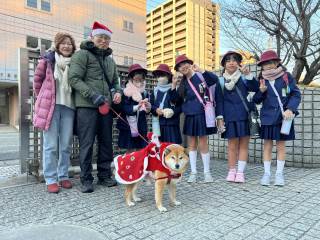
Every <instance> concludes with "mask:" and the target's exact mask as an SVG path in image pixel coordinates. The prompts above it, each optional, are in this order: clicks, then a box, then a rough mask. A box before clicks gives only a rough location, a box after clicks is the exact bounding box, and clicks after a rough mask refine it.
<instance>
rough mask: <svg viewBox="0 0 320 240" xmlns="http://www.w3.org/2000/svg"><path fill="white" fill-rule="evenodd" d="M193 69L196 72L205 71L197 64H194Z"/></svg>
mask: <svg viewBox="0 0 320 240" xmlns="http://www.w3.org/2000/svg"><path fill="white" fill-rule="evenodd" d="M192 70H193V71H195V72H200V73H203V72H204V71H203V69H201V68H200V67H199V66H198V65H197V64H193V65H192Z"/></svg>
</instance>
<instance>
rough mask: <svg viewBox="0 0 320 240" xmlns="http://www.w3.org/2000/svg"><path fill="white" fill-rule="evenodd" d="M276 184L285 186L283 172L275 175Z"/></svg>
mask: <svg viewBox="0 0 320 240" xmlns="http://www.w3.org/2000/svg"><path fill="white" fill-rule="evenodd" d="M274 185H275V186H281V187H282V186H284V176H283V173H276V175H275V177H274Z"/></svg>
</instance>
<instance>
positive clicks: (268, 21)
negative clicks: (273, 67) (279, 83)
mask: <svg viewBox="0 0 320 240" xmlns="http://www.w3.org/2000/svg"><path fill="white" fill-rule="evenodd" d="M218 2H219V3H220V4H221V9H222V11H221V13H222V19H221V27H222V29H223V31H224V32H225V34H226V35H227V37H228V38H229V39H230V40H231V41H232V42H233V43H234V45H235V47H236V48H241V49H244V50H247V51H251V52H255V53H256V55H257V54H260V53H261V52H262V51H263V50H264V49H266V46H267V41H268V39H269V38H270V37H272V38H274V39H275V41H276V50H277V53H278V54H279V56H281V58H282V60H283V63H284V64H287V63H288V62H292V61H293V63H294V67H293V71H292V74H293V76H294V77H295V78H296V79H300V77H301V75H302V73H303V72H304V70H305V77H304V80H303V83H304V84H309V83H310V82H311V81H312V80H313V79H314V77H315V76H316V75H317V74H319V73H320V1H318V0H240V1H233V0H232V1H230V0H229V1H227V0H220V1H218Z"/></svg>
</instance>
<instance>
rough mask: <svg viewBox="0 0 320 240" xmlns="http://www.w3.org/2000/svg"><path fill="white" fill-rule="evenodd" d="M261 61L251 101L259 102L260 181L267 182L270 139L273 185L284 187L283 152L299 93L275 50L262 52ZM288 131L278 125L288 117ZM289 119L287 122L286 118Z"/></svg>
mask: <svg viewBox="0 0 320 240" xmlns="http://www.w3.org/2000/svg"><path fill="white" fill-rule="evenodd" d="M260 59H261V60H260V62H259V63H258V65H259V66H261V68H262V71H261V74H260V76H259V80H260V91H258V92H257V93H256V94H255V95H254V98H253V100H254V101H255V102H256V103H262V108H261V113H260V119H261V138H262V139H264V151H263V164H264V175H263V177H262V178H261V180H260V183H261V185H265V186H268V185H270V177H271V172H270V166H271V160H272V147H273V140H275V141H276V147H277V170H276V174H275V179H274V185H276V186H283V185H284V184H285V182H284V176H283V168H284V165H285V159H286V151H285V141H289V140H294V139H295V132H294V124H293V118H294V116H297V115H298V111H297V109H298V106H299V104H300V102H301V93H300V90H299V88H298V87H297V85H296V81H295V79H293V77H292V75H291V74H290V73H288V72H287V71H286V68H285V67H284V66H282V65H281V59H280V58H279V57H278V55H277V53H276V52H274V51H272V50H269V51H266V52H264V53H262V55H261V58H260ZM291 119H292V125H291V128H288V130H289V131H288V132H287V133H289V134H286V135H285V134H282V133H281V126H282V122H283V121H284V120H287V121H288V120H291ZM289 122H290V121H289Z"/></svg>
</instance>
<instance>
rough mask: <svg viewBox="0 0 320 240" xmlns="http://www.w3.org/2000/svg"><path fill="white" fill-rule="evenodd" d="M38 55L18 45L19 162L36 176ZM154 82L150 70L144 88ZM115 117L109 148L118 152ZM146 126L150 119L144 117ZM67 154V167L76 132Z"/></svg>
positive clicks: (123, 75)
mask: <svg viewBox="0 0 320 240" xmlns="http://www.w3.org/2000/svg"><path fill="white" fill-rule="evenodd" d="M39 58H40V51H32V50H29V49H26V48H20V49H19V73H20V78H19V99H20V102H19V109H20V165H21V173H27V174H32V175H35V176H36V177H39V176H40V173H41V168H42V131H40V130H39V129H37V128H35V127H33V125H32V118H33V106H34V99H35V98H34V94H33V89H32V86H33V78H34V72H35V69H36V66H37V64H38V60H39ZM118 72H119V77H120V82H121V84H122V85H123V83H124V82H125V81H126V80H127V74H128V67H126V66H118ZM154 85H155V81H154V79H153V78H152V76H151V74H150V73H148V75H147V86H146V88H147V90H148V91H150V90H151V89H152V88H153V86H154ZM115 123H116V119H114V124H113V150H114V153H115V154H118V153H120V152H121V150H120V149H119V147H118V145H117V140H118V130H117V128H115ZM148 124H149V128H150V127H151V121H150V119H148ZM72 145H73V146H72V155H71V159H70V160H71V167H72V166H79V160H78V156H79V143H78V139H77V137H76V136H74V138H73V144H72ZM96 152H97V151H96V145H95V146H94V153H96ZM95 161H96V156H95V154H94V157H93V162H94V163H95Z"/></svg>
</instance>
